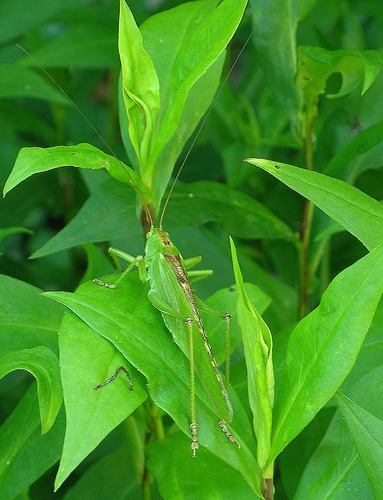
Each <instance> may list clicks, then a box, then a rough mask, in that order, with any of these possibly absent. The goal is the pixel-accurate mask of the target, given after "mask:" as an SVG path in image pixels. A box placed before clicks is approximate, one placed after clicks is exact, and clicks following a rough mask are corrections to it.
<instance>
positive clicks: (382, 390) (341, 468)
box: [294, 366, 383, 500]
mask: <svg viewBox="0 0 383 500" xmlns="http://www.w3.org/2000/svg"><path fill="white" fill-rule="evenodd" d="M382 377H383V367H382V366H380V367H378V368H375V369H374V370H372V371H371V372H370V373H368V374H367V375H365V376H364V377H362V378H361V379H359V380H358V382H357V383H356V384H355V386H354V387H352V389H351V390H350V391H348V392H347V394H348V396H349V397H350V398H352V399H353V401H356V402H357V404H358V405H360V406H363V408H364V409H365V410H367V411H368V412H370V413H372V414H373V415H375V416H376V417H378V418H380V419H382V418H383V404H382V401H383V385H382V383H381V381H382ZM350 495H351V496H352V497H353V498H363V499H368V500H370V499H371V500H373V499H374V498H375V497H374V495H373V491H372V489H371V485H370V482H369V480H368V478H367V476H366V473H365V471H364V469H363V466H362V463H361V460H360V456H359V454H358V452H357V448H356V446H355V443H354V440H353V438H352V436H351V434H350V431H349V429H348V427H347V424H346V421H345V420H344V418H343V416H342V415H341V413H340V412H339V411H338V412H336V414H335V416H334V418H333V420H332V422H331V424H330V426H329V427H328V429H327V432H326V434H325V436H324V438H323V440H322V442H321V443H320V445H319V446H318V448H317V449H316V451H315V452H314V454H313V455H312V456H311V458H310V460H309V461H308V463H307V466H306V468H305V471H304V473H303V476H302V478H301V481H300V484H299V487H298V489H297V492H296V495H295V497H294V498H296V499H297V500H305V499H307V498H331V496H333V497H334V498H350Z"/></svg>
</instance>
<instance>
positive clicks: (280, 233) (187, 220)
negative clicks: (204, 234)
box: [165, 181, 296, 242]
mask: <svg viewBox="0 0 383 500" xmlns="http://www.w3.org/2000/svg"><path fill="white" fill-rule="evenodd" d="M180 214H182V217H181V216H180ZM213 221H215V222H219V223H220V225H221V226H222V227H223V228H224V229H225V231H226V232H228V233H230V234H232V235H233V236H240V237H242V238H254V239H257V238H265V239H274V238H275V239H284V240H287V241H293V242H294V241H295V240H296V235H295V234H294V233H293V232H292V231H291V229H290V228H289V227H288V226H287V224H285V223H284V222H283V221H282V220H281V219H279V218H278V217H277V216H276V215H274V214H273V213H272V212H271V211H270V210H268V209H267V208H266V207H265V206H264V205H262V204H261V203H259V202H257V201H256V200H254V199H253V198H251V197H250V196H247V195H245V194H244V193H241V192H239V191H236V190H235V189H232V188H230V187H228V186H225V185H224V184H220V183H218V182H210V181H201V182H194V183H191V184H184V185H181V184H180V185H178V187H177V188H176V190H175V191H174V192H173V195H172V199H171V200H170V202H169V210H168V212H167V214H166V216H165V223H166V224H168V225H169V226H170V227H178V226H179V225H180V224H181V222H182V225H184V226H188V227H192V226H196V225H201V224H205V223H207V222H213Z"/></svg>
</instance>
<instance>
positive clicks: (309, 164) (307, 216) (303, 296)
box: [299, 115, 314, 318]
mask: <svg viewBox="0 0 383 500" xmlns="http://www.w3.org/2000/svg"><path fill="white" fill-rule="evenodd" d="M305 123H306V126H305V130H304V143H303V147H304V155H305V167H306V168H307V169H308V170H313V169H314V165H313V123H314V118H313V117H311V118H310V119H309V117H308V116H307V115H306V120H305ZM313 209H314V206H313V204H312V203H311V201H309V200H305V205H304V209H303V218H302V226H301V247H300V308H299V317H300V318H303V317H304V316H305V315H306V313H307V301H308V295H309V290H310V280H311V276H310V272H309V247H310V235H311V226H312V217H313Z"/></svg>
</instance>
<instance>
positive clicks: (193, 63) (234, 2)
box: [151, 0, 247, 165]
mask: <svg viewBox="0 0 383 500" xmlns="http://www.w3.org/2000/svg"><path fill="white" fill-rule="evenodd" d="M211 4H212V5H214V2H211ZM246 4H247V1H246V0H223V1H222V2H221V3H220V4H219V5H218V7H217V8H215V9H214V10H213V11H212V12H211V14H210V15H208V16H204V17H203V19H202V20H199V21H200V22H198V23H196V24H195V26H194V29H190V31H188V32H187V33H186V36H185V39H184V40H183V44H182V46H181V47H180V50H179V52H178V53H177V56H176V58H175V60H174V64H173V66H172V73H171V75H170V79H169V88H168V93H167V99H166V101H165V102H164V103H163V106H164V108H162V109H163V110H164V115H163V117H162V120H161V125H160V129H159V132H158V137H157V139H156V143H155V147H154V151H153V153H152V155H151V165H154V164H155V161H156V159H157V157H158V156H159V154H160V153H161V151H162V149H163V148H164V147H165V146H166V144H167V143H168V142H169V140H170V138H171V137H172V135H173V134H174V132H175V130H176V128H177V126H178V123H179V120H180V117H181V113H182V109H183V107H184V104H185V101H186V98H187V96H188V93H189V91H190V89H191V88H192V87H193V86H194V84H195V83H196V82H197V81H198V80H199V78H201V76H202V75H203V74H204V73H205V72H206V70H207V69H208V68H209V67H210V66H211V65H212V64H213V63H214V62H215V61H216V60H217V59H218V57H219V56H220V55H221V53H222V52H223V50H224V49H225V47H226V46H227V44H228V43H229V41H230V39H231V38H232V36H233V34H234V32H235V30H236V29H237V27H238V24H239V22H240V20H241V18H242V15H243V12H244V9H245V7H246ZM195 5H196V9H198V8H199V5H201V4H199V2H195Z"/></svg>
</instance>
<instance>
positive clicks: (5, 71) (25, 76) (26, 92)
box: [0, 64, 68, 106]
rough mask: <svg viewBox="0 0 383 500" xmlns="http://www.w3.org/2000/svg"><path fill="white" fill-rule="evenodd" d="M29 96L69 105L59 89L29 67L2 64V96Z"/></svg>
mask: <svg viewBox="0 0 383 500" xmlns="http://www.w3.org/2000/svg"><path fill="white" fill-rule="evenodd" d="M10 97H12V98H17V97H28V98H33V99H42V100H44V101H48V102H52V103H57V104H61V105H63V106H68V100H67V98H66V97H65V96H63V95H62V93H61V92H59V90H57V89H56V88H54V87H53V86H52V85H50V84H49V83H47V82H46V80H44V78H42V77H41V76H40V75H38V74H37V73H35V72H34V71H33V70H31V69H29V68H23V67H21V66H17V65H16V64H2V65H0V98H2V99H4V98H10Z"/></svg>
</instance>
